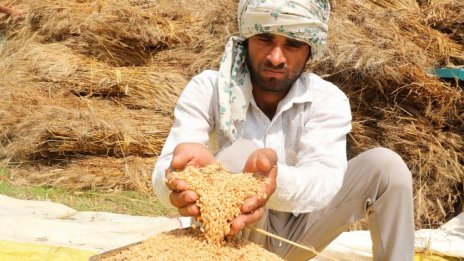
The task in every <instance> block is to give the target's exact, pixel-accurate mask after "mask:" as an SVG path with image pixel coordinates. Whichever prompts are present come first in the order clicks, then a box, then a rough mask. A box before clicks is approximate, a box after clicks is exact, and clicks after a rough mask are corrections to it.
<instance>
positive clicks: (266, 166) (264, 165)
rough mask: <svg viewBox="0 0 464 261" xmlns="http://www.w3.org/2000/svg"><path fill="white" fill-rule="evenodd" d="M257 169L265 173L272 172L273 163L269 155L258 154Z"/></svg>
mask: <svg viewBox="0 0 464 261" xmlns="http://www.w3.org/2000/svg"><path fill="white" fill-rule="evenodd" d="M256 167H257V169H258V170H260V171H261V172H263V173H266V172H268V171H269V170H271V161H270V160H269V158H268V157H267V155H265V154H258V157H257V159H256Z"/></svg>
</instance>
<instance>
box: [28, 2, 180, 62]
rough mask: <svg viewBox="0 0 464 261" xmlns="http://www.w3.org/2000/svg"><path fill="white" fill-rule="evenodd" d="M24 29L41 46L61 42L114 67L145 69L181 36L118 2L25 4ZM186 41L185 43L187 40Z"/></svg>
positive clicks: (162, 21) (158, 20)
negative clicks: (37, 37)
mask: <svg viewBox="0 0 464 261" xmlns="http://www.w3.org/2000/svg"><path fill="white" fill-rule="evenodd" d="M29 4H30V5H31V8H30V11H29V12H30V15H29V16H28V17H27V21H26V22H27V24H28V26H29V27H30V29H31V30H32V31H36V32H37V33H39V35H41V36H42V42H55V41H63V42H64V43H65V44H66V45H67V46H69V47H71V48H73V49H74V50H76V51H77V52H79V53H82V54H85V55H89V56H92V57H95V58H97V59H99V60H102V61H105V62H107V63H109V64H112V65H116V66H126V65H144V64H146V63H147V62H148V60H149V58H150V55H151V54H152V53H156V52H157V51H159V50H161V49H165V48H168V47H172V46H173V45H175V44H177V43H179V42H180V41H181V40H182V39H183V38H185V36H183V35H182V34H181V33H180V32H179V31H180V30H179V29H178V28H176V27H175V26H174V24H172V23H170V22H169V20H167V19H164V18H162V17H160V16H157V15H156V10H153V8H150V9H144V8H141V6H139V5H131V4H128V2H127V1H123V0H109V1H108V0H97V1H89V2H87V1H84V2H82V1H75V2H74V1H64V0H47V1H29ZM186 40H188V39H186Z"/></svg>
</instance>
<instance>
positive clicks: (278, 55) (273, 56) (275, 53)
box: [267, 46, 287, 66]
mask: <svg viewBox="0 0 464 261" xmlns="http://www.w3.org/2000/svg"><path fill="white" fill-rule="evenodd" d="M267 59H268V60H269V62H271V63H272V65H274V66H278V65H281V64H285V62H287V59H286V58H285V55H284V52H283V50H282V48H281V47H280V46H276V47H274V48H273V49H272V51H271V53H270V54H269V55H268V56H267Z"/></svg>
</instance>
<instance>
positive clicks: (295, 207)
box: [268, 91, 351, 213]
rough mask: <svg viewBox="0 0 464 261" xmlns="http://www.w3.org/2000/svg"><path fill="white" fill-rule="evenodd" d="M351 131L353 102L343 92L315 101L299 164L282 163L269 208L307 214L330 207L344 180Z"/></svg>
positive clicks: (302, 138) (307, 121) (299, 154)
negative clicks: (347, 143) (347, 137)
mask: <svg viewBox="0 0 464 261" xmlns="http://www.w3.org/2000/svg"><path fill="white" fill-rule="evenodd" d="M350 130H351V110H350V105H349V101H348V99H347V97H346V96H345V95H344V94H343V93H341V91H339V93H336V95H328V96H327V97H326V98H324V99H321V100H319V101H318V103H317V104H314V105H313V108H311V110H310V112H309V117H308V118H307V120H305V122H304V127H303V132H302V135H301V140H300V145H299V152H298V163H297V164H296V165H295V166H288V165H285V164H278V166H277V167H278V175H277V189H276V192H275V193H274V194H273V195H272V196H271V197H270V199H269V202H268V207H269V208H271V209H275V210H278V211H284V212H293V213H306V212H312V211H314V210H317V209H321V208H323V207H325V206H327V205H328V204H329V202H330V201H331V200H332V198H333V197H334V196H335V194H336V193H337V192H338V190H339V189H340V188H341V185H342V182H343V177H344V174H345V171H346V168H347V158H346V135H347V134H348V132H349V131H350Z"/></svg>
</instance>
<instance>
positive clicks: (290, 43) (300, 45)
mask: <svg viewBox="0 0 464 261" xmlns="http://www.w3.org/2000/svg"><path fill="white" fill-rule="evenodd" d="M287 45H288V46H290V47H295V48H300V47H302V46H304V45H305V43H302V42H293V41H292V42H288V43H287Z"/></svg>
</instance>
